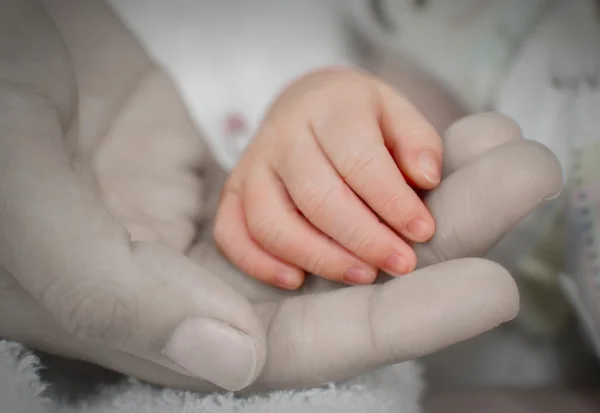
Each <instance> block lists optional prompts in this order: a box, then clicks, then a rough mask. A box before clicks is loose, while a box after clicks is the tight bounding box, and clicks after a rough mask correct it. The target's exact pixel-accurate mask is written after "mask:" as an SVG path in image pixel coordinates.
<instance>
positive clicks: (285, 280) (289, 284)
mask: <svg viewBox="0 0 600 413" xmlns="http://www.w3.org/2000/svg"><path fill="white" fill-rule="evenodd" d="M275 284H276V285H277V286H278V287H280V288H285V289H287V290H295V289H296V288H298V287H300V285H301V284H302V280H301V279H300V278H299V277H298V276H297V275H296V274H295V273H292V272H285V271H284V272H280V273H279V274H277V275H276V276H275Z"/></svg>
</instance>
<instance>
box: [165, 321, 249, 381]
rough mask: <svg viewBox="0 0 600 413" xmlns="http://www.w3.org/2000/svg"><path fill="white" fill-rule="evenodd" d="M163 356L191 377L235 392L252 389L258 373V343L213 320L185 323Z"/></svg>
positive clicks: (174, 335)
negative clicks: (251, 385) (247, 388)
mask: <svg viewBox="0 0 600 413" xmlns="http://www.w3.org/2000/svg"><path fill="white" fill-rule="evenodd" d="M163 355H164V356H165V357H167V358H168V359H170V360H171V361H172V362H173V363H175V364H176V365H178V366H179V367H181V368H182V369H184V370H185V371H187V372H189V374H190V375H191V376H194V377H197V378H200V379H204V380H208V381H210V382H211V383H214V384H216V385H217V386H220V387H222V388H224V389H227V390H231V391H236V390H241V389H243V388H244V387H246V386H248V385H249V384H250V383H251V382H252V380H254V378H255V376H256V373H257V372H256V369H257V356H256V346H255V343H254V340H253V339H252V338H251V337H250V336H248V335H246V334H244V333H242V332H241V331H239V330H237V329H235V328H233V327H230V326H228V325H226V324H224V323H221V322H219V321H216V320H212V319H206V318H190V319H187V320H185V321H184V322H183V323H181V324H180V325H179V327H177V328H176V329H175V331H174V333H173V335H172V336H171V339H170V340H169V342H168V343H167V345H166V346H165V348H164V350H163Z"/></svg>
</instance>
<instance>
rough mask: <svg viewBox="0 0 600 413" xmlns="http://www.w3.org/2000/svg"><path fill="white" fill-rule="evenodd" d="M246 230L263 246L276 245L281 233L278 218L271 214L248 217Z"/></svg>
mask: <svg viewBox="0 0 600 413" xmlns="http://www.w3.org/2000/svg"><path fill="white" fill-rule="evenodd" d="M248 230H249V231H250V233H251V234H252V235H253V236H254V238H256V239H257V240H258V241H260V243H261V244H263V246H265V247H269V246H274V245H278V243H279V238H280V234H281V225H280V224H279V219H278V218H277V217H276V216H274V215H272V214H266V213H265V214H261V215H259V216H254V217H249V219H248Z"/></svg>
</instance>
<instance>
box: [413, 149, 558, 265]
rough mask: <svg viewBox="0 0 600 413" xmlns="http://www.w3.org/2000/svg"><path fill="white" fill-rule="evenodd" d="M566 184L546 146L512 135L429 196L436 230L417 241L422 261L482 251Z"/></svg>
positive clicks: (418, 253) (429, 262) (454, 174)
mask: <svg viewBox="0 0 600 413" xmlns="http://www.w3.org/2000/svg"><path fill="white" fill-rule="evenodd" d="M561 188H562V172H561V168H560V164H559V162H558V160H557V158H556V157H555V156H554V154H553V153H552V152H551V151H550V150H549V149H548V148H546V147H545V146H543V145H541V144H539V143H536V142H533V141H527V140H513V141H509V142H507V143H505V144H502V145H500V146H497V147H496V148H494V149H491V150H489V151H487V152H485V153H484V154H482V155H481V156H479V157H477V158H475V159H473V160H471V161H470V162H469V163H468V164H466V165H465V166H464V167H462V168H461V169H459V170H457V171H456V172H454V173H453V174H452V175H450V176H448V177H447V178H445V179H444V181H443V182H442V184H441V185H440V186H439V187H438V188H437V189H436V190H434V191H432V192H431V193H430V194H429V195H428V196H427V198H426V203H427V205H428V207H429V209H430V211H431V212H432V214H433V216H434V217H435V218H436V224H437V231H436V234H435V235H434V237H433V238H432V239H431V240H430V241H429V242H427V243H425V244H418V245H415V246H414V248H415V251H416V253H417V256H418V258H419V264H418V265H419V266H421V267H423V266H427V265H431V264H433V263H437V262H440V261H445V260H448V259H454V258H461V257H473V256H481V255H483V254H485V253H487V252H488V251H489V249H490V248H491V247H492V246H493V245H494V244H495V243H496V242H497V241H498V240H499V239H500V238H501V237H502V236H503V235H504V234H505V233H506V231H507V230H509V229H510V228H511V227H512V226H513V225H515V224H516V223H517V222H519V221H520V220H521V219H522V218H524V217H525V216H526V215H527V214H529V213H530V212H532V211H533V210H534V209H535V208H536V207H538V206H539V205H540V204H541V203H542V202H544V201H545V200H547V199H549V198H553V197H555V196H556V195H557V194H558V193H559V192H560V190H561Z"/></svg>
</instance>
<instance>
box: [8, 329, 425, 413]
mask: <svg viewBox="0 0 600 413" xmlns="http://www.w3.org/2000/svg"><path fill="white" fill-rule="evenodd" d="M38 369H39V364H38V359H37V357H36V356H34V355H33V354H31V353H29V352H27V351H25V350H23V349H22V348H21V347H20V346H19V345H18V344H15V343H8V342H5V341H2V342H0V401H2V413H53V412H61V413H79V412H82V413H83V412H86V413H88V412H89V413H130V412H131V413H133V412H135V413H192V412H211V413H230V412H237V413H259V412H265V413H267V412H269V413H270V412H272V413H276V412H286V413H294V412H311V413H312V412H314V413H321V412H322V413H326V412H327V413H336V412H347V413H352V412H369V413H387V412H395V413H417V412H419V411H420V409H419V407H418V406H419V403H418V401H419V398H420V395H421V392H422V383H421V380H420V369H419V367H418V366H417V365H416V364H415V363H413V362H407V363H402V364H399V365H396V366H392V367H387V368H384V369H382V370H380V371H377V372H375V373H373V374H371V375H369V376H365V377H361V378H359V379H356V380H354V381H352V382H349V383H345V384H339V385H333V384H332V385H329V386H326V387H324V388H322V389H311V390H306V391H302V392H275V393H272V394H267V395H263V396H253V397H251V398H247V399H244V398H234V397H232V396H231V395H210V396H202V395H196V394H193V393H189V392H177V391H173V390H162V389H156V388H153V387H151V386H147V385H144V384H142V383H139V382H136V381H134V380H129V381H127V382H125V383H124V384H123V385H120V386H116V387H107V388H106V389H104V390H103V391H101V392H100V394H98V397H97V398H95V400H89V399H88V400H87V401H86V402H84V403H83V404H78V405H71V406H65V405H60V404H59V403H51V402H49V400H48V398H46V397H44V396H43V394H44V389H45V386H44V385H43V384H42V383H41V381H40V379H39V376H38V374H37V372H38ZM64 379H65V380H66V382H67V383H69V385H70V386H72V390H73V391H74V392H75V391H77V386H78V383H77V380H75V379H72V380H71V381H69V377H65V378H64ZM51 388H52V387H51V385H50V389H51Z"/></svg>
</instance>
